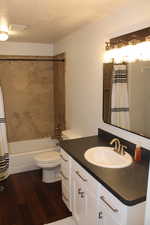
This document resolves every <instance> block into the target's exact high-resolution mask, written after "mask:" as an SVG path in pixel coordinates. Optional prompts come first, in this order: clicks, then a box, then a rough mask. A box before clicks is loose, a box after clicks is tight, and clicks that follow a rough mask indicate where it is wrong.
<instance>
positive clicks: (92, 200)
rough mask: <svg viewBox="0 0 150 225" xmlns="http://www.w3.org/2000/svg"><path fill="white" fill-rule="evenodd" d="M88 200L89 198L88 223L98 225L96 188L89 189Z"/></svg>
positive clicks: (87, 203) (87, 204) (88, 224)
mask: <svg viewBox="0 0 150 225" xmlns="http://www.w3.org/2000/svg"><path fill="white" fill-rule="evenodd" d="M86 200H87V202H86V207H87V210H86V225H97V224H98V219H99V218H98V211H97V199H96V190H95V191H94V190H90V189H88V191H87V199H86ZM108 225H109V224H108Z"/></svg>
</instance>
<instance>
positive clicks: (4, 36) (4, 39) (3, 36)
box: [0, 31, 8, 41]
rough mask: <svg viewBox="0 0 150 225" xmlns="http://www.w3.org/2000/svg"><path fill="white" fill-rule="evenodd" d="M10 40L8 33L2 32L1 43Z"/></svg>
mask: <svg viewBox="0 0 150 225" xmlns="http://www.w3.org/2000/svg"><path fill="white" fill-rule="evenodd" d="M7 39H8V32H4V31H0V41H6V40H7Z"/></svg>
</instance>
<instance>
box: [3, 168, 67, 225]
mask: <svg viewBox="0 0 150 225" xmlns="http://www.w3.org/2000/svg"><path fill="white" fill-rule="evenodd" d="M5 186H6V188H5V190H4V191H3V192H0V225H43V224H45V223H50V222H53V221H56V220H59V219H63V218H65V217H67V216H70V215H71V213H70V212H69V211H68V209H67V208H66V206H65V205H64V203H63V201H62V199H61V183H60V182H56V183H52V184H45V183H43V182H42V181H41V172H40V171H39V170H38V171H32V172H26V173H20V174H15V175H11V176H9V178H8V179H7V182H6V184H5Z"/></svg>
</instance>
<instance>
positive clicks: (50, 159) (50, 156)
mask: <svg viewBox="0 0 150 225" xmlns="http://www.w3.org/2000/svg"><path fill="white" fill-rule="evenodd" d="M35 160H36V161H38V162H40V163H55V162H57V161H59V160H60V154H59V153H58V152H55V151H51V152H43V153H40V154H38V155H36V156H35Z"/></svg>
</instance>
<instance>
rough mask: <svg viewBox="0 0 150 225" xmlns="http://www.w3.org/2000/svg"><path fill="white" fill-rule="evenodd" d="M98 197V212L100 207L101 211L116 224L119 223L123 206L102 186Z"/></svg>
mask: <svg viewBox="0 0 150 225" xmlns="http://www.w3.org/2000/svg"><path fill="white" fill-rule="evenodd" d="M98 195H99V197H98V201H99V210H100V206H101V205H102V206H103V209H104V210H105V211H107V213H109V214H110V215H111V216H112V218H113V219H114V220H115V221H116V223H118V222H121V221H122V217H123V214H124V209H125V207H124V205H123V204H122V203H121V202H120V201H119V200H118V199H117V198H116V197H115V196H114V195H112V194H111V193H110V192H109V191H108V190H107V189H106V188H104V187H103V186H102V185H101V187H100V191H99V194H98Z"/></svg>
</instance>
